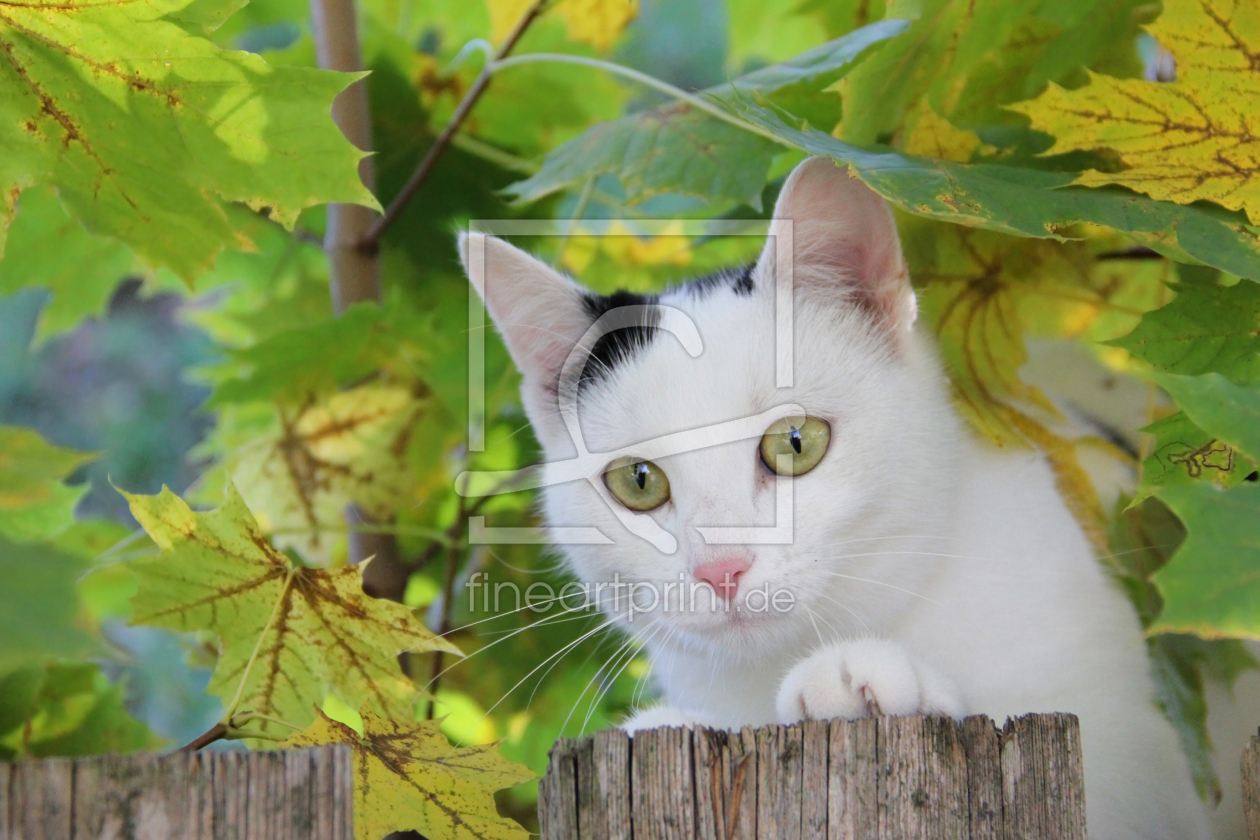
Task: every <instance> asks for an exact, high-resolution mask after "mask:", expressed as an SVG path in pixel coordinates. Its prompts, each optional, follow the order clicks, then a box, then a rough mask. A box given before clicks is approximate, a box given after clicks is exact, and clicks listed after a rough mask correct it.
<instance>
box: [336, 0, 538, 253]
mask: <svg viewBox="0 0 1260 840" xmlns="http://www.w3.org/2000/svg"><path fill="white" fill-rule="evenodd" d="M546 3H547V0H534V2H533V3H531V4H530V6H529V8H528V9H526V10H525V14H523V15H521V19H520V20H518V21H517V22H516V26H514V27H513V28H512V31H511V32H510V33H509V34H508V36H507V38H506V39H505V40H504V41H503V43H502V45H500V47H499V49H498V51H497V52H495V54H494V57H493V59H492V60H490V61H488V62H486V66H485V67H483V68H481V73H480V74H479V75H478V76H477V80H476V81H474V82H473V84H472V87H470V88H469V89H468V92H467V93H465V94H464V98H463V99H462V100H461V101H460V103H459V106H458V107H457V108H456V109H455V113H454V115H453V116H452V117H451V121H450V122H448V123H447V124H446V128H444V129H442V133H441V134H439V135H438V136H437V139H436V140H434V141H433V145H432V146H430V147H429V151H428V152H427V153H426V154H425V156H424V159H423V160H421V161H420V165H419V166H417V167H416V171H415V172H413V173H411V177H410V178H408V179H407V183H406V184H404V185H403V188H402V189H401V190H399V191H398V195H396V196H394V200H393V201H391V202H390V203H389V207H387V208H385V214H384V215H383V216H381V217H380V218H379V219H377V220H376V221H375V222H373V223H372V225H371V227H369V228H368V229H367V231H366V232H365V233H364V235H363V237H362V238H361V239H360V240H359V243H358V249H359V250H360V251H361V252H363V253H365V254H373V253H376V251H377V250H378V249H379V248H380V244H381V236H382V235H383V234H384V233H385V231H386V230H387V229H388V228H389V226H390V225H392V224H393V223H394V222H395V221H397V220H398V217H399V215H401V213H402V211H403V208H404V207H406V206H407V202H409V201H411V198H412V196H414V195H415V194H416V191H417V190H419V189H420V185H421V184H423V183H424V181H425V179H426V178H428V177H429V173H430V172H432V171H433V167H434V166H436V165H437V162H438V159H439V158H441V157H442V154H443V153H444V152H445V151H446V148H447V147H448V146H450V145H451V140H453V139H454V137H455V133H456V132H457V131H459V127H460V126H461V125H463V123H464V120H466V119H467V118H468V114H469V113H470V112H471V111H472V109H473V106H475V105H476V104H477V100H479V99H481V95H482V94H483V93H485V92H486V88H487V87H488V86H489V85H490V79H491V78H492V77H493V76H494V72H495V68H496V66H497V63H498V62H499V61H501V60H502V59H503V58H504V57H506V56H507V54H508V53H510V52H511V51H512V48H513V47H515V46H516V43H517V41H519V40H520V39H521V36H522V35H524V34H525V30H526V29H528V28H529V25H530V24H531V23H533V22H534V20H535V19H536V18H537V17H538V15H539V14H541V13H542V9H543V6H544V5H545V4H546Z"/></svg>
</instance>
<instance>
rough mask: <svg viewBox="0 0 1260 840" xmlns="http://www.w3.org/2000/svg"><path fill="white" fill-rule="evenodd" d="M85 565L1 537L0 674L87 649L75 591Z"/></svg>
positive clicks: (89, 642) (88, 638)
mask: <svg viewBox="0 0 1260 840" xmlns="http://www.w3.org/2000/svg"><path fill="white" fill-rule="evenodd" d="M84 565H85V563H84V561H83V560H81V559H79V558H77V557H72V556H70V555H68V554H63V553H61V552H59V551H56V550H54V549H51V548H49V547H47V546H42V545H20V544H17V543H12V542H9V541H8V540H6V539H5V538H4V537H3V536H2V535H0V580H3V581H4V586H0V673H3V672H4V671H7V670H9V669H10V668H14V667H17V666H19V665H22V664H24V663H28V662H37V661H39V660H41V659H47V658H51V657H57V656H67V657H68V656H78V655H80V654H83V653H86V652H87V651H89V650H90V649H91V647H92V644H93V641H92V637H91V636H90V635H89V634H88V633H87V632H86V630H85V629H84V628H83V627H82V626H81V621H80V610H79V599H78V595H77V594H76V593H75V587H74V585H75V579H76V578H77V577H78V576H79V574H80V573H81V572H82V571H83V568H84Z"/></svg>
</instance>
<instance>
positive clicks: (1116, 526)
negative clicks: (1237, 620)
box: [1111, 499, 1256, 803]
mask: <svg viewBox="0 0 1260 840" xmlns="http://www.w3.org/2000/svg"><path fill="white" fill-rule="evenodd" d="M1185 535H1186V531H1185V528H1184V527H1183V526H1182V524H1181V522H1180V521H1178V519H1177V517H1176V516H1174V515H1173V513H1172V511H1171V510H1169V509H1168V507H1167V506H1166V505H1164V504H1163V503H1162V502H1160V500H1159V499H1146V500H1145V501H1142V502H1140V503H1134V504H1133V505H1126V504H1125V500H1123V499H1121V500H1120V503H1119V504H1118V505H1117V514H1116V518H1115V521H1114V523H1113V526H1112V531H1111V548H1112V557H1113V559H1114V563H1115V568H1116V571H1117V572H1118V573H1119V577H1120V582H1121V584H1122V585H1123V586H1124V588H1125V590H1126V592H1127V593H1128V595H1129V597H1130V599H1131V600H1132V601H1133V605H1134V607H1135V608H1136V609H1137V613H1138V617H1139V618H1140V619H1141V621H1142V626H1143V627H1149V626H1150V625H1151V623H1152V622H1154V620H1155V618H1156V616H1158V614H1159V612H1160V610H1162V609H1163V606H1164V602H1163V599H1162V598H1161V597H1160V595H1159V591H1158V590H1157V589H1156V588H1155V586H1154V585H1153V584H1152V583H1151V581H1150V577H1151V575H1153V574H1154V573H1155V572H1157V571H1159V570H1160V569H1161V568H1163V567H1164V566H1165V565H1166V564H1167V562H1168V558H1169V557H1171V556H1172V554H1173V553H1174V552H1175V551H1176V550H1177V548H1178V547H1179V546H1180V545H1181V543H1182V541H1183V540H1184V539H1185ZM1146 645H1147V651H1148V653H1149V655H1150V658H1151V674H1152V676H1153V677H1154V680H1155V701H1156V703H1158V704H1159V707H1160V709H1161V710H1162V711H1163V712H1164V714H1165V715H1166V716H1167V718H1168V720H1169V722H1170V723H1171V724H1172V725H1173V729H1174V730H1176V732H1177V737H1178V739H1179V740H1180V741H1181V747H1182V749H1183V751H1184V752H1185V754H1186V758H1187V759H1188V760H1189V763H1190V772H1191V775H1192V776H1193V777H1194V783H1195V787H1196V788H1197V789H1198V792H1199V796H1200V797H1201V798H1202V799H1204V800H1205V801H1207V802H1209V803H1214V802H1216V801H1218V800H1219V799H1220V791H1221V784H1220V779H1218V778H1217V775H1216V769H1215V766H1214V764H1213V762H1212V753H1213V748H1212V741H1211V738H1209V737H1208V729H1207V703H1206V701H1205V698H1204V693H1203V689H1204V681H1205V679H1212V680H1215V681H1217V682H1220V683H1223V684H1224V685H1226V686H1232V685H1233V683H1234V680H1235V679H1237V677H1238V675H1239V674H1241V673H1242V672H1243V671H1246V670H1248V669H1250V668H1255V667H1256V661H1255V659H1253V658H1252V656H1251V654H1250V653H1248V652H1247V648H1246V647H1244V646H1243V644H1242V643H1241V642H1239V641H1237V640H1236V639H1215V640H1207V639H1200V638H1197V637H1195V636H1189V635H1182V634H1176V633H1160V634H1157V635H1153V636H1149V637H1148V638H1147V640H1146Z"/></svg>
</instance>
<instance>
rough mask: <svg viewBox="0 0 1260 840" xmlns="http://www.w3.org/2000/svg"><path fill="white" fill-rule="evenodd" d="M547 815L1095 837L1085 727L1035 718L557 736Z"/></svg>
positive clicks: (609, 834)
mask: <svg viewBox="0 0 1260 840" xmlns="http://www.w3.org/2000/svg"><path fill="white" fill-rule="evenodd" d="M1255 752H1256V754H1257V756H1260V747H1257V748H1256V750H1255ZM1254 765H1255V766H1254V767H1253V771H1252V772H1253V774H1254V776H1255V777H1256V779H1257V780H1260V757H1257V758H1256V759H1254ZM1244 772H1247V771H1246V770H1245V769H1244ZM1251 807H1252V808H1253V810H1256V811H1257V812H1260V798H1257V799H1256V800H1255V801H1253V802H1252V804H1251ZM539 820H540V822H541V826H542V837H543V840H604V838H608V840H613V838H616V840H627V838H629V837H630V836H631V831H633V836H634V838H635V840H644V838H648V839H649V840H656V838H660V840H673V838H687V840H691V838H699V840H754V838H755V840H763V838H765V839H766V840H780V838H782V840H800V838H806V839H807V840H903V839H904V838H932V840H938V838H939V840H947V839H950V840H952V839H954V838H956V839H957V840H999V838H1002V839H1003V840H1005V838H1013V839H1017V840H1051V838H1053V840H1084V838H1085V797H1084V779H1083V777H1082V773H1081V755H1080V732H1079V728H1078V725H1077V721H1076V718H1075V717H1073V716H1071V715H1028V716H1025V717H1022V718H1017V719H1015V720H1011V721H1008V722H1007V724H1006V727H1005V729H1004V730H1003V731H1002V732H1000V733H999V732H998V730H997V729H996V727H995V726H994V725H993V722H992V721H991V720H989V719H988V718H985V717H972V718H967V719H966V720H964V721H954V720H950V719H948V718H940V717H905V718H884V717H881V718H867V719H864V720H857V721H840V720H837V721H806V722H804V723H801V724H796V725H793V726H766V727H762V728H761V729H757V730H753V729H750V728H745V729H743V730H741V731H740V732H726V731H719V730H709V729H696V730H694V731H693V730H689V729H679V728H663V729H655V730H646V731H641V732H638V733H637V734H636V735H635V737H634V739H633V740H628V739H627V738H626V737H625V736H624V735H623V734H621V733H619V732H616V733H599V734H597V735H596V736H595V737H594V738H592V739H585V740H581V741H572V740H563V741H561V742H560V743H558V744H557V745H556V747H555V749H554V750H553V751H552V755H551V764H550V768H549V770H548V772H547V776H546V778H544V780H543V782H542V784H541V785H540V787H539ZM1253 840H1260V835H1258V836H1254V837H1253Z"/></svg>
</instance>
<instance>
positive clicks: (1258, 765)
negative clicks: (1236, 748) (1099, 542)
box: [1242, 735, 1260, 840]
mask: <svg viewBox="0 0 1260 840" xmlns="http://www.w3.org/2000/svg"><path fill="white" fill-rule="evenodd" d="M1242 801H1243V819H1244V820H1245V821H1246V823H1247V840H1260V736H1257V735H1252V736H1251V740H1250V741H1248V742H1247V748H1246V749H1245V750H1243V755H1242Z"/></svg>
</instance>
